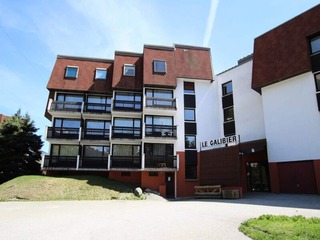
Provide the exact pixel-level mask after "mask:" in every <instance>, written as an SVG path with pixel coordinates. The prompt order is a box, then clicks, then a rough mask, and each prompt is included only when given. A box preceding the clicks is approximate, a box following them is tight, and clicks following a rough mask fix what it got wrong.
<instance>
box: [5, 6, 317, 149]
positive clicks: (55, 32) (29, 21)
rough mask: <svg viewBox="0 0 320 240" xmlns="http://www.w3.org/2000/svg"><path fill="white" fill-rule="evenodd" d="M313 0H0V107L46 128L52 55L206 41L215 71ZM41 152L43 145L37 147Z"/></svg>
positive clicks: (110, 54) (106, 53) (102, 54)
mask: <svg viewBox="0 0 320 240" xmlns="http://www.w3.org/2000/svg"><path fill="white" fill-rule="evenodd" d="M317 4H319V0H307V1H306V0H269V1H257V0H242V1H240V0H220V1H218V0H212V1H210V0H122V1H119V0H90V1H89V0H64V1H62V0H54V1H51V0H34V1H32V0H19V1H18V0H16V1H13V0H1V1H0V82H1V85H0V113H2V114H5V115H9V116H10V115H13V114H14V113H15V112H16V111H17V110H18V109H19V108H20V109H21V110H22V112H23V113H26V112H28V113H29V114H30V115H31V118H32V119H33V120H34V121H35V125H36V127H38V128H39V132H38V134H41V135H45V133H44V132H45V126H46V125H50V122H49V121H48V120H46V119H45V117H44V111H45V106H46V101H47V97H48V90H47V89H46V85H47V82H48V79H49V77H50V74H51V71H52V68H53V65H54V63H55V59H56V55H57V54H61V55H72V56H86V57H98V58H106V59H113V58H114V51H115V50H120V51H131V52H142V49H143V45H144V44H153V45H165V46H172V45H173V44H174V43H178V44H185V45H195V46H206V47H210V48H211V54H212V65H213V69H214V73H215V74H217V73H219V72H222V71H224V70H226V69H228V68H230V67H232V66H234V65H236V64H237V60H238V59H240V58H242V57H244V56H247V55H249V54H251V53H252V52H253V41H254V38H255V37H258V36H259V35H261V34H263V33H265V32H266V31H269V30H271V29H272V28H274V27H276V26H278V25H280V24H282V23H284V22H285V21H288V20H290V19H291V18H293V17H295V16H297V15H299V14H300V13H302V12H304V11H306V10H308V9H310V8H312V7H314V6H315V5H317ZM43 149H44V150H45V151H48V144H47V143H46V144H45V146H44V148H43Z"/></svg>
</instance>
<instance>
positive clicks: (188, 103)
mask: <svg viewBox="0 0 320 240" xmlns="http://www.w3.org/2000/svg"><path fill="white" fill-rule="evenodd" d="M184 107H188V108H195V107H196V96H195V95H185V96H184Z"/></svg>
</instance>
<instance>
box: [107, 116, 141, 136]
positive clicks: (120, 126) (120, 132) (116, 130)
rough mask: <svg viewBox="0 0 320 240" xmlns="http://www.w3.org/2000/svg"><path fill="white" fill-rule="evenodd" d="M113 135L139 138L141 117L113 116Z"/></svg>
mask: <svg viewBox="0 0 320 240" xmlns="http://www.w3.org/2000/svg"><path fill="white" fill-rule="evenodd" d="M113 137H115V138H122V137H124V138H141V119H138V118H114V123H113Z"/></svg>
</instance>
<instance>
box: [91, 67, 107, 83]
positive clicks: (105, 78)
mask: <svg viewBox="0 0 320 240" xmlns="http://www.w3.org/2000/svg"><path fill="white" fill-rule="evenodd" d="M98 71H104V72H105V76H104V77H98V76H97V73H98ZM107 77H108V71H107V69H106V68H96V70H95V74H94V79H95V80H107Z"/></svg>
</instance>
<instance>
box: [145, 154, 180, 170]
mask: <svg viewBox="0 0 320 240" xmlns="http://www.w3.org/2000/svg"><path fill="white" fill-rule="evenodd" d="M145 167H146V168H177V156H174V155H167V156H164V155H145Z"/></svg>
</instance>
